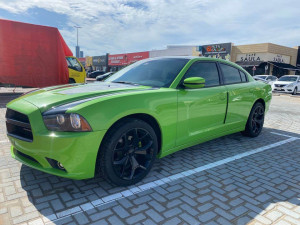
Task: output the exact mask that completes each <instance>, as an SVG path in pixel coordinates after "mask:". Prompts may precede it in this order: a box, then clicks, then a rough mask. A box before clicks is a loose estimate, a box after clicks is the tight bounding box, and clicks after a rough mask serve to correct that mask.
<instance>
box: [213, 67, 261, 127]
mask: <svg viewBox="0 0 300 225" xmlns="http://www.w3.org/2000/svg"><path fill="white" fill-rule="evenodd" d="M219 65H220V69H221V72H222V77H223V82H224V85H225V87H226V88H227V91H228V109H227V115H226V120H225V124H226V125H227V129H237V128H240V127H243V126H244V125H245V124H246V122H247V120H248V116H249V113H250V110H251V108H252V104H253V100H254V92H255V91H256V87H255V82H248V79H247V76H246V74H245V73H244V72H243V71H241V70H239V69H237V68H236V67H234V66H231V65H229V64H224V63H219Z"/></svg>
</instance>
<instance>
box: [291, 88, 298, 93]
mask: <svg viewBox="0 0 300 225" xmlns="http://www.w3.org/2000/svg"><path fill="white" fill-rule="evenodd" d="M296 94H297V87H295V89H294V91H293V93H292V95H296Z"/></svg>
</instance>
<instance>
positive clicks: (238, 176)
mask: <svg viewBox="0 0 300 225" xmlns="http://www.w3.org/2000/svg"><path fill="white" fill-rule="evenodd" d="M15 96H16V95H9V94H7V95H1V98H0V132H1V133H0V224H5V225H6V224H30V225H31V224H93V223H95V224H172V225H175V224H222V225H224V224H299V221H300V98H299V96H296V97H291V96H290V95H277V94H275V95H274V96H273V100H272V103H271V107H270V111H269V112H268V114H267V116H266V120H265V127H264V129H263V132H262V134H261V135H260V136H259V137H257V138H247V137H243V136H242V135H241V134H240V133H237V134H233V135H229V136H226V137H222V138H219V139H216V140H213V141H210V142H207V143H204V144H200V145H197V146H193V147H191V148H187V149H184V150H182V151H179V152H177V153H175V154H172V155H170V156H167V157H165V158H163V159H159V160H157V161H156V163H155V166H154V168H153V169H152V171H151V172H150V174H149V175H148V176H147V177H146V179H144V180H143V181H142V182H141V183H139V184H138V185H136V186H131V187H127V188H125V187H122V188H120V187H113V186H111V185H110V184H108V183H107V182H105V181H104V180H103V179H102V178H101V177H100V178H95V179H88V180H82V181H74V180H69V179H65V178H60V177H56V176H53V175H49V174H46V173H43V172H39V171H37V170H34V169H31V168H29V167H27V166H24V165H22V164H20V163H19V162H17V161H16V160H13V159H12V158H11V156H10V145H9V143H8V141H7V138H6V136H5V132H6V131H5V110H6V108H5V104H6V103H7V102H8V101H9V100H11V99H13V98H14V97H15Z"/></svg>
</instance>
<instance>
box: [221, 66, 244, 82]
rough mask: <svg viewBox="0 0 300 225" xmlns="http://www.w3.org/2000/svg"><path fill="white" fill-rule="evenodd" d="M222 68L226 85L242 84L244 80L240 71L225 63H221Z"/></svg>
mask: <svg viewBox="0 0 300 225" xmlns="http://www.w3.org/2000/svg"><path fill="white" fill-rule="evenodd" d="M220 67H221V70H222V72H223V77H224V84H235V83H241V82H242V78H241V75H240V72H239V70H238V69H236V68H234V67H232V66H229V65H225V64H223V63H220Z"/></svg>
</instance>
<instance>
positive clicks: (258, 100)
mask: <svg viewBox="0 0 300 225" xmlns="http://www.w3.org/2000/svg"><path fill="white" fill-rule="evenodd" d="M257 102H260V103H261V104H263V106H264V109H265V110H266V102H265V100H263V99H262V98H259V99H257V100H256V101H255V102H254V103H253V105H252V107H253V106H254V105H255V104H256V103H257Z"/></svg>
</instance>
